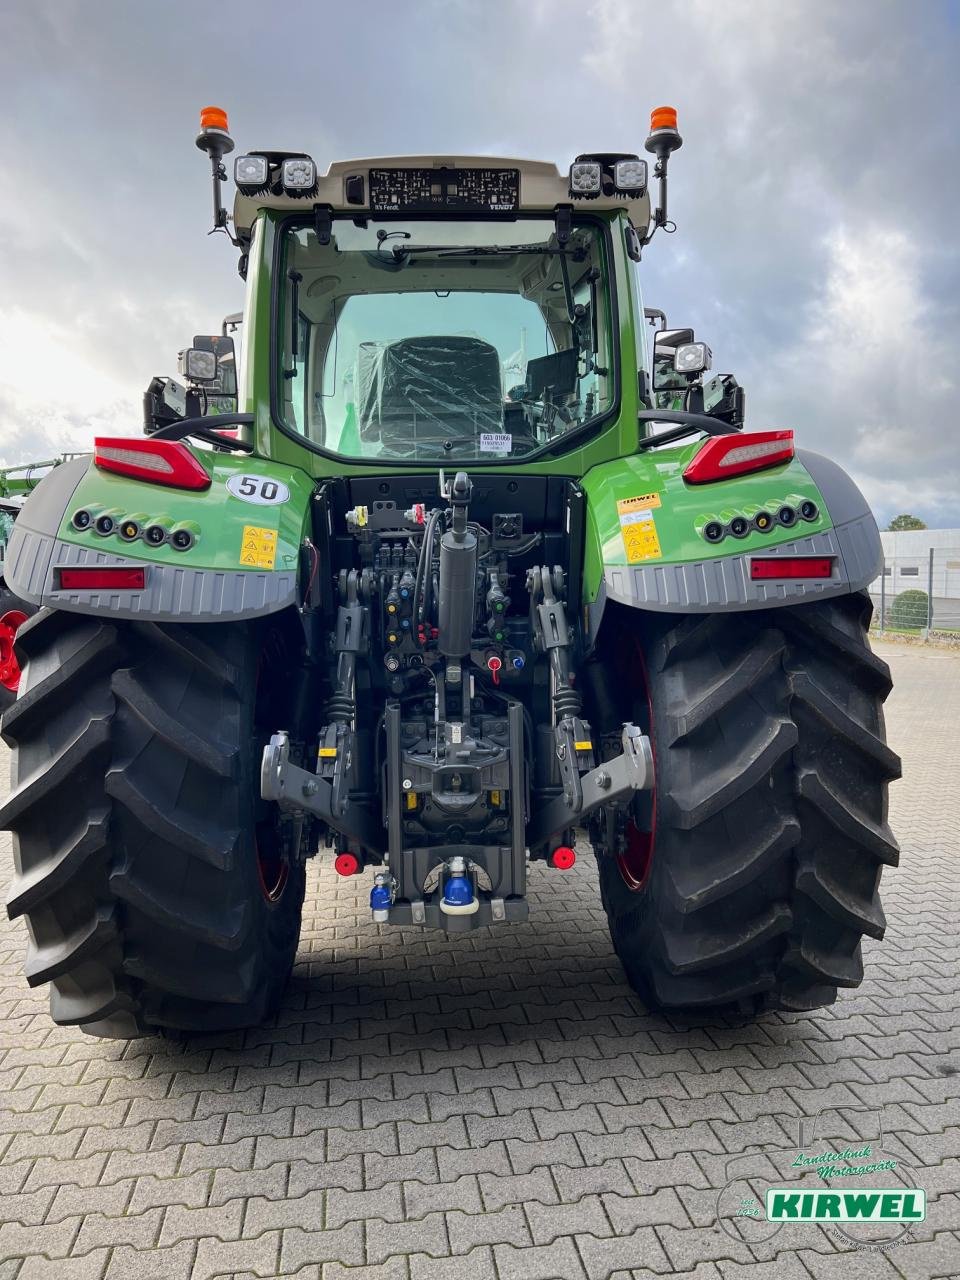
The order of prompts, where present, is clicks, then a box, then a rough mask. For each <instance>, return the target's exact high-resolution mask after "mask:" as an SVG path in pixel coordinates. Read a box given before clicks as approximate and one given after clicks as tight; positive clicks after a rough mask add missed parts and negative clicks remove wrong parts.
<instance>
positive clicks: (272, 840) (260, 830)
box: [254, 822, 290, 902]
mask: <svg viewBox="0 0 960 1280" xmlns="http://www.w3.org/2000/svg"><path fill="white" fill-rule="evenodd" d="M254 841H255V843H256V846H257V874H258V876H259V878H260V891H261V892H262V894H263V896H264V897H265V898H266V899H267V901H268V902H279V900H280V899H281V898H282V897H283V891H284V889H285V888H286V887H287V879H288V877H289V875H290V868H289V866H288V865H287V860H286V858H285V857H284V856H283V853H282V852H281V850H280V837H279V834H278V833H277V832H275V831H274V830H273V823H272V822H258V823H257V826H256V830H255V832H254Z"/></svg>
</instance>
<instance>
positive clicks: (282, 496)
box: [227, 472, 290, 507]
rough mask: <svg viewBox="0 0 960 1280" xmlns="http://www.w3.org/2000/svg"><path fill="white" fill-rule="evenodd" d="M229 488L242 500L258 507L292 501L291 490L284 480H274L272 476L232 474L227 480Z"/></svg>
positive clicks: (245, 473)
mask: <svg viewBox="0 0 960 1280" xmlns="http://www.w3.org/2000/svg"><path fill="white" fill-rule="evenodd" d="M227 490H228V491H229V492H230V493H232V494H233V496H234V497H235V498H239V499H240V501H241V502H252V503H253V504H254V506H257V507H276V506H279V504H280V503H281V502H289V501H290V490H289V489H288V488H287V486H286V485H285V484H284V483H283V481H282V480H274V478H273V477H272V476H258V475H254V474H253V473H247V472H244V474H243V475H239V476H231V477H230V479H229V480H228V481H227Z"/></svg>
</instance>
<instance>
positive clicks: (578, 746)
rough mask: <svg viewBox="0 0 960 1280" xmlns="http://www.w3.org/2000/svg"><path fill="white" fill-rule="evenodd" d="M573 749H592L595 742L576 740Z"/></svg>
mask: <svg viewBox="0 0 960 1280" xmlns="http://www.w3.org/2000/svg"><path fill="white" fill-rule="evenodd" d="M573 749H574V751H592V750H593V743H592V742H575V743H574V744H573Z"/></svg>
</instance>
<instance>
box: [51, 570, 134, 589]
mask: <svg viewBox="0 0 960 1280" xmlns="http://www.w3.org/2000/svg"><path fill="white" fill-rule="evenodd" d="M59 573H60V590H61V591H110V590H114V589H116V590H120V591H142V590H143V588H144V584H145V582H146V574H145V571H144V570H143V569H60V570H59Z"/></svg>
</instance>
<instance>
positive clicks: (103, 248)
mask: <svg viewBox="0 0 960 1280" xmlns="http://www.w3.org/2000/svg"><path fill="white" fill-rule="evenodd" d="M264 15H269V16H268V18H267V23H266V25H265V24H264V20H263V18H264ZM958 66H960V0H913V2H912V3H907V2H906V0H844V2H841V0H684V2H683V3H682V4H666V5H665V4H664V3H662V0H597V2H596V3H593V4H589V3H587V4H584V3H582V0H574V2H570V0H482V2H481V0H473V3H466V0H408V3H406V4H397V3H396V0H357V3H354V4H341V3H329V2H328V0H310V2H304V0H285V3H284V4H283V5H276V6H274V5H270V4H263V3H259V4H253V3H251V2H250V0H231V2H230V3H229V4H222V5H217V4H213V5H198V4H196V3H185V2H183V0H163V2H162V3H156V2H155V0H151V2H149V3H148V2H147V0H0V460H2V461H3V462H6V463H14V462H19V461H21V460H24V459H29V458H37V457H40V456H44V457H45V456H50V455H51V454H52V453H56V452H58V451H60V450H61V449H64V448H71V447H73V448H76V447H84V446H86V445H88V444H89V442H90V440H91V438H92V435H93V433H94V432H95V431H97V430H103V429H105V428H109V429H110V430H116V429H119V430H123V431H131V432H135V431H137V430H139V422H140V399H141V395H142V392H143V389H144V387H145V386H146V383H147V382H148V380H149V378H150V377H151V376H152V375H153V374H154V373H161V372H173V371H174V364H175V353H176V351H177V350H178V349H179V348H180V347H182V346H184V345H186V343H187V342H188V341H189V339H190V337H191V335H192V334H193V333H194V332H202V331H210V332H213V331H216V330H217V329H218V328H219V323H220V319H221V318H222V316H223V315H224V314H225V313H227V312H230V311H234V310H238V309H239V308H240V305H241V290H240V281H239V279H238V277H237V275H236V270H235V253H234V251H233V250H232V249H231V247H230V246H229V244H228V243H227V241H226V240H225V238H223V237H212V238H210V239H208V238H207V236H206V232H207V230H208V228H209V219H210V208H209V206H210V193H209V180H208V171H207V169H206V161H205V159H204V157H203V156H201V154H200V153H199V152H198V151H197V150H196V148H195V147H194V136H195V134H196V125H197V113H198V110H199V108H200V107H201V106H203V105H206V104H207V103H217V104H220V105H223V106H225V107H226V108H228V110H229V112H230V122H231V132H232V133H233V135H234V137H235V138H236V140H237V143H238V146H239V148H240V149H255V148H257V147H261V148H277V149H280V148H284V147H286V148H289V149H291V150H303V151H308V152H310V153H311V154H312V155H313V156H314V157H316V158H317V160H318V161H320V162H321V163H322V164H324V165H325V164H326V163H327V162H328V161H330V160H332V159H349V158H352V157H357V156H366V155H387V154H404V153H406V154H409V153H411V152H428V153H429V152H433V151H439V152H451V151H460V152H468V153H469V152H473V153H486V154H494V155H517V156H530V157H534V158H539V159H547V160H553V161H555V162H556V163H557V164H559V165H560V166H561V167H564V166H566V165H567V164H568V163H569V161H570V159H571V158H572V157H573V156H574V155H576V154H577V153H578V152H580V151H591V150H641V148H642V143H643V139H644V137H645V136H646V132H647V121H648V118H649V116H648V112H649V109H650V107H652V106H656V105H659V104H660V103H671V104H674V105H676V106H677V108H678V110H679V112H680V124H681V132H682V133H683V136H684V147H683V150H682V151H680V152H679V154H678V155H676V156H675V157H674V159H673V162H672V167H671V174H672V182H671V214H672V216H673V217H674V218H675V219H676V222H677V224H678V228H679V230H678V232H677V234H676V235H675V236H674V237H673V238H672V239H670V238H667V237H664V236H658V238H657V239H656V240H655V241H654V243H653V244H652V245H651V246H650V248H649V249H648V250H647V253H646V260H645V263H644V277H645V282H644V290H645V295H646V302H647V303H648V305H655V306H659V307H661V308H663V309H664V310H666V311H667V313H668V316H669V318H670V321H671V323H673V324H678V325H679V324H684V325H692V326H693V327H694V328H695V329H696V330H697V333H698V336H700V337H703V338H705V339H706V340H707V341H708V342H710V344H711V345H712V347H713V350H714V367H715V368H718V369H720V370H731V371H733V372H734V373H736V374H737V376H738V377H739V378H740V380H741V382H742V383H743V384H744V385H745V386H746V388H747V396H748V399H747V405H748V420H747V425H748V427H753V428H755V429H761V428H764V427H787V426H790V427H794V428H795V429H796V430H797V432H798V436H799V439H800V441H801V442H802V443H803V444H804V445H807V446H808V447H812V448H815V449H820V450H822V451H824V452H828V453H830V454H832V455H833V456H834V457H836V458H837V459H838V460H839V461H840V462H842V463H843V464H844V465H845V466H846V467H847V468H848V469H849V470H850V471H851V472H852V474H853V475H854V476H855V477H856V479H857V481H858V482H859V483H860V485H861V487H862V488H863V489H864V491H865V492H866V494H867V496H868V498H869V499H870V501H871V502H872V503H873V505H874V507H875V509H876V510H877V512H878V515H879V516H880V517H881V519H882V520H884V521H885V520H886V519H887V518H889V516H891V515H893V514H895V513H896V512H898V511H904V510H905V511H912V512H914V513H916V514H918V515H921V516H923V517H924V518H925V519H926V520H927V521H928V523H929V524H931V525H951V526H960V411H958V409H960V406H958V403H957V396H958V386H957V382H958V379H957V369H958V362H960V361H958V352H960V304H958V298H960V253H958V247H957V245H958V235H957V228H958V226H960V213H958V207H960V142H958V136H960V131H958V105H960V102H958V99H960V92H958V84H960V78H958V74H957V67H958ZM641 153H642V152H641Z"/></svg>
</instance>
